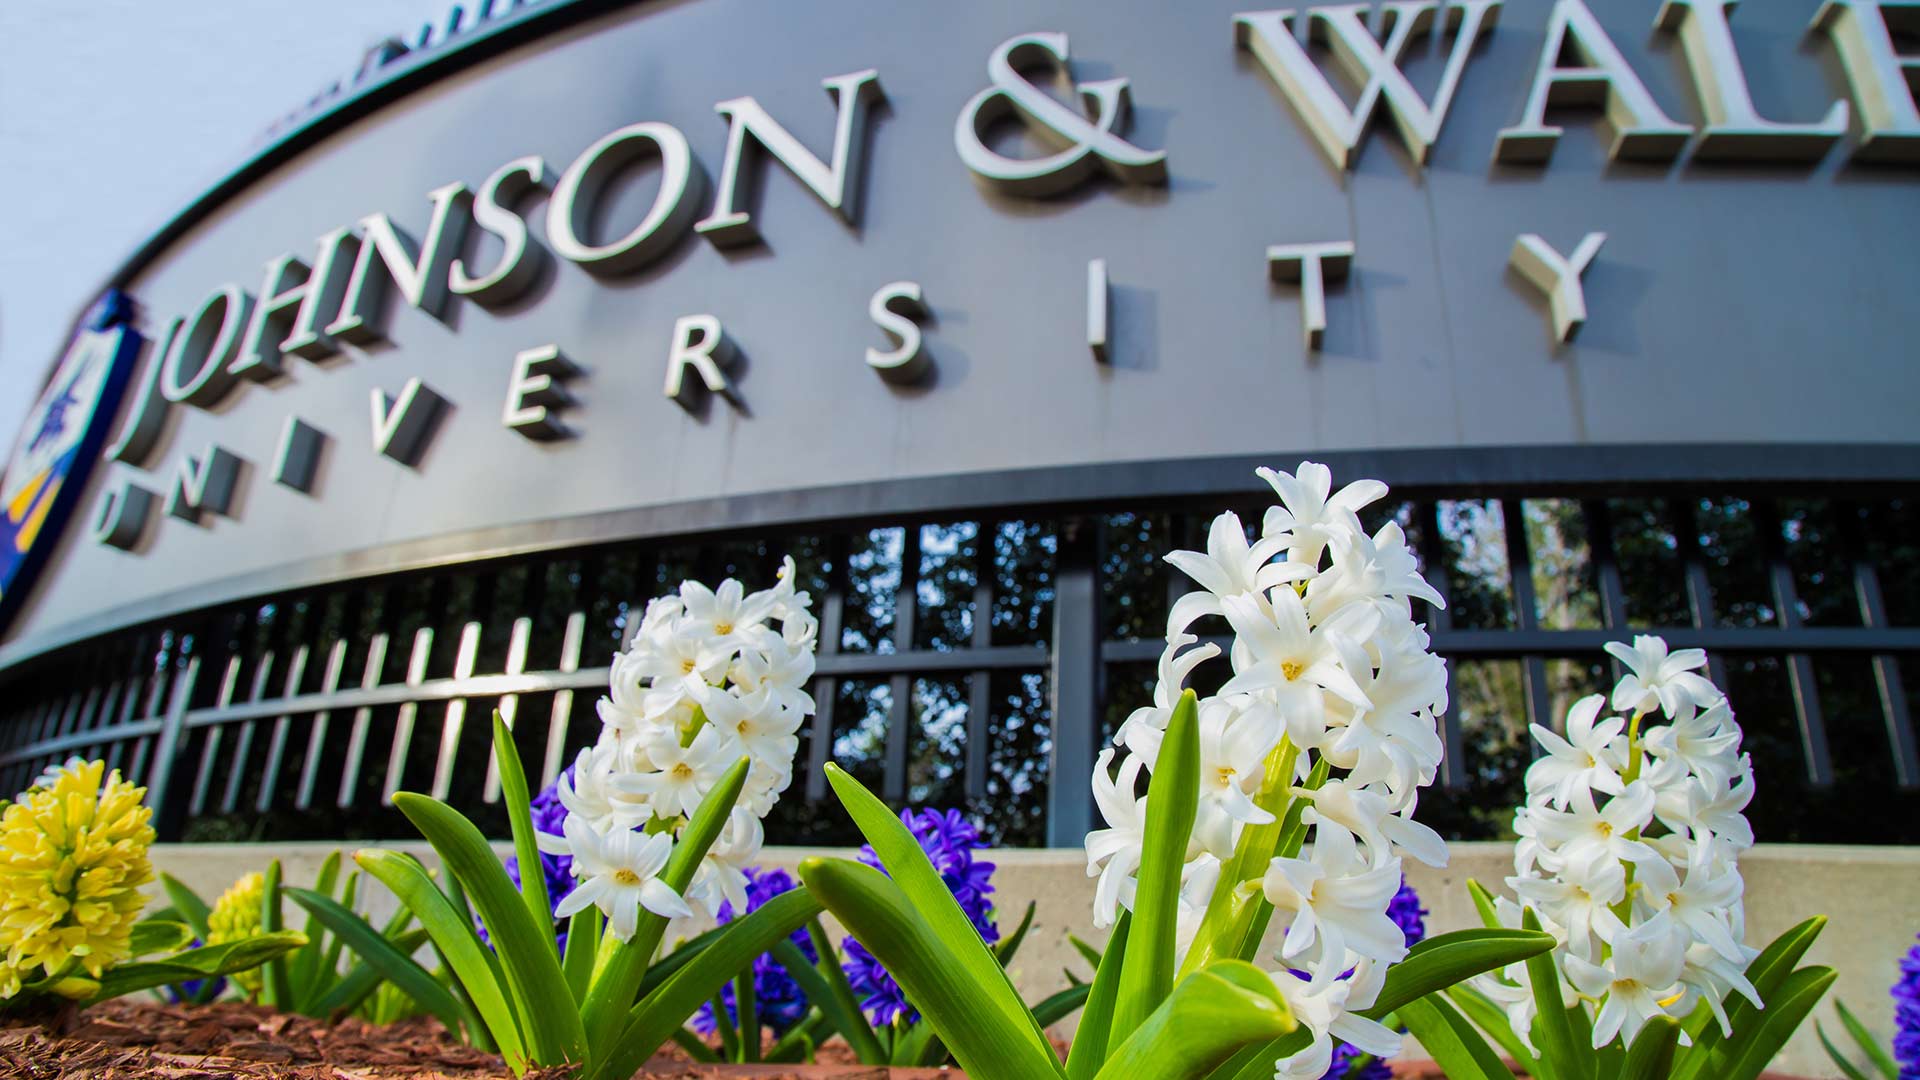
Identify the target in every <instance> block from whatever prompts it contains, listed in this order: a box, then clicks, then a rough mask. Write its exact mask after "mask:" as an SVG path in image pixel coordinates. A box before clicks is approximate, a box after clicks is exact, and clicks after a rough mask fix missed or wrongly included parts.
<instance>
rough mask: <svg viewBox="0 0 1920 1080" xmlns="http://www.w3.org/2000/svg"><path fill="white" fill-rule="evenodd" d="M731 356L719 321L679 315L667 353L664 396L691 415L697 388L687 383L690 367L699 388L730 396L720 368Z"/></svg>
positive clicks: (700, 316)
mask: <svg viewBox="0 0 1920 1080" xmlns="http://www.w3.org/2000/svg"><path fill="white" fill-rule="evenodd" d="M732 355H733V342H731V341H728V340H727V335H726V332H725V331H723V330H721V328H720V320H719V319H716V318H714V317H713V316H711V315H682V316H680V317H679V318H678V319H676V320H674V323H673V347H672V348H671V349H669V350H668V351H667V383H666V388H665V393H666V395H667V396H668V397H670V398H672V399H673V400H675V401H677V402H679V403H680V407H681V408H683V409H686V410H688V411H689V412H691V411H692V410H693V408H694V405H695V403H696V402H697V401H698V398H699V393H700V391H699V388H698V387H696V386H695V385H694V384H693V383H690V382H688V381H687V380H686V378H685V375H686V370H687V368H688V367H689V366H691V367H692V368H693V369H694V370H695V371H697V372H699V373H700V385H701V386H705V387H706V388H707V389H708V390H710V391H712V392H713V393H716V394H722V395H727V394H730V392H731V388H730V387H729V386H728V384H727V376H726V373H725V372H723V371H721V370H720V369H721V367H722V366H723V365H725V364H726V362H727V361H728V359H729V358H731V357H732Z"/></svg>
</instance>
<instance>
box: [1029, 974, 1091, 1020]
mask: <svg viewBox="0 0 1920 1080" xmlns="http://www.w3.org/2000/svg"><path fill="white" fill-rule="evenodd" d="M1092 992H1093V985H1092V984H1091V983H1081V984H1080V985H1078V986H1069V987H1067V988H1066V989H1064V990H1056V991H1054V992H1053V993H1051V994H1048V995H1047V996H1046V997H1044V998H1042V999H1040V1003H1039V1004H1037V1005H1035V1006H1034V1007H1033V1018H1034V1019H1035V1020H1038V1021H1039V1022H1040V1026H1041V1027H1042V1028H1048V1027H1052V1026H1053V1025H1055V1024H1057V1023H1059V1022H1060V1021H1062V1020H1065V1019H1066V1018H1067V1017H1069V1016H1072V1015H1073V1013H1074V1010H1075V1009H1078V1008H1080V1007H1081V1006H1083V1005H1085V1004H1086V1003H1087V995H1088V994H1090V993H1092Z"/></svg>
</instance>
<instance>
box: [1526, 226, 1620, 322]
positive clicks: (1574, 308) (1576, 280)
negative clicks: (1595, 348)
mask: <svg viewBox="0 0 1920 1080" xmlns="http://www.w3.org/2000/svg"><path fill="white" fill-rule="evenodd" d="M1606 241H1607V234H1606V233H1597V232H1596V233H1588V234H1587V235H1586V237H1585V238H1584V239H1582V240H1581V241H1580V246H1579V247H1577V248H1574V249H1573V254H1572V255H1570V256H1567V257H1564V258H1563V257H1561V255H1560V253H1559V252H1558V251H1555V250H1554V249H1553V245H1552V244H1549V243H1547V242H1546V241H1545V240H1542V239H1541V238H1540V236H1539V235H1538V234H1537V233H1521V234H1520V236H1519V237H1518V238H1517V239H1515V240H1514V242H1513V252H1512V253H1511V254H1509V255H1508V256H1507V265H1509V266H1511V267H1513V268H1514V269H1515V270H1518V271H1520V275H1521V276H1522V277H1524V278H1526V279H1527V280H1528V281H1531V282H1533V284H1534V287H1535V288H1537V289H1539V290H1540V291H1541V292H1543V293H1546V294H1547V307H1548V309H1549V311H1550V312H1551V313H1552V316H1553V339H1554V340H1555V341H1559V342H1567V341H1572V340H1573V335H1575V334H1577V333H1579V332H1580V325H1581V324H1582V323H1584V322H1586V321H1587V293H1586V290H1585V289H1583V288H1581V287H1580V275H1582V274H1584V273H1586V272H1587V267H1588V266H1590V265H1592V263H1593V257H1594V256H1595V255H1598V254H1600V245H1601V244H1604V243H1606Z"/></svg>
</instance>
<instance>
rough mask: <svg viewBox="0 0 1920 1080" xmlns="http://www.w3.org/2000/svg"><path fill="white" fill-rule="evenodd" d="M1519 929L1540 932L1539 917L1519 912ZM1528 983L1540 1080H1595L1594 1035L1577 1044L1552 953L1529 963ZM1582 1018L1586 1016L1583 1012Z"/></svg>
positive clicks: (1539, 956) (1529, 910) (1530, 910)
mask: <svg viewBox="0 0 1920 1080" xmlns="http://www.w3.org/2000/svg"><path fill="white" fill-rule="evenodd" d="M1520 925H1521V926H1522V927H1523V928H1525V929H1527V930H1532V931H1536V932H1537V931H1539V929H1540V917H1539V916H1538V915H1535V914H1534V913H1533V909H1532V908H1525V909H1523V910H1522V911H1521V912H1520ZM1527 982H1528V984H1529V985H1530V986H1531V987H1532V988H1533V1007H1534V1018H1533V1031H1532V1032H1531V1034H1532V1036H1533V1039H1534V1046H1536V1047H1538V1048H1539V1050H1540V1058H1541V1066H1542V1069H1543V1071H1544V1072H1545V1073H1546V1075H1545V1076H1543V1077H1542V1078H1541V1080H1595V1078H1594V1056H1593V1048H1592V1041H1593V1036H1592V1033H1591V1032H1589V1033H1588V1034H1586V1035H1583V1036H1581V1037H1580V1039H1579V1040H1578V1041H1576V1040H1575V1038H1574V1034H1573V1021H1572V1017H1570V1016H1569V1015H1568V1013H1567V1003H1566V1000H1565V999H1564V998H1562V997H1561V996H1560V965H1559V964H1558V963H1556V962H1555V961H1554V957H1553V953H1551V952H1545V953H1541V954H1540V955H1538V956H1534V957H1529V958H1528V960H1527ZM1581 1015H1582V1016H1584V1015H1586V1011H1585V1010H1584V1009H1582V1010H1581Z"/></svg>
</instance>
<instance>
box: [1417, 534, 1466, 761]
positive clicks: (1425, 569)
mask: <svg viewBox="0 0 1920 1080" xmlns="http://www.w3.org/2000/svg"><path fill="white" fill-rule="evenodd" d="M1418 513H1419V514H1420V523H1421V529H1420V561H1421V564H1422V565H1421V567H1420V569H1421V571H1422V575H1421V576H1423V577H1425V578H1426V579H1427V584H1428V585H1431V586H1432V587H1433V591H1434V592H1437V593H1439V594H1440V600H1441V602H1440V603H1438V604H1428V605H1427V629H1428V631H1429V632H1431V633H1435V634H1440V633H1445V632H1446V631H1447V630H1449V629H1451V628H1452V626H1453V613H1452V612H1451V611H1449V610H1448V609H1447V607H1446V605H1447V603H1449V602H1450V601H1451V599H1452V597H1453V589H1452V586H1451V583H1450V582H1449V581H1448V580H1447V573H1448V568H1447V545H1446V541H1445V540H1444V539H1443V538H1442V537H1441V535H1440V503H1439V501H1438V500H1429V501H1425V502H1422V503H1420V504H1419V510H1418ZM1448 678H1449V680H1451V678H1452V674H1451V672H1449V674H1448ZM1438 719H1439V721H1440V739H1441V743H1442V744H1443V746H1444V747H1445V749H1446V756H1445V757H1443V758H1441V759H1440V786H1441V787H1444V788H1451V787H1459V786H1462V785H1464V784H1465V783H1466V782H1467V762H1466V745H1465V740H1463V739H1462V738H1461V737H1460V713H1459V711H1458V710H1456V709H1455V708H1454V707H1453V703H1452V695H1451V694H1449V695H1448V703H1447V708H1446V711H1444V712H1442V713H1441V714H1440V715H1439V717H1438Z"/></svg>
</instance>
